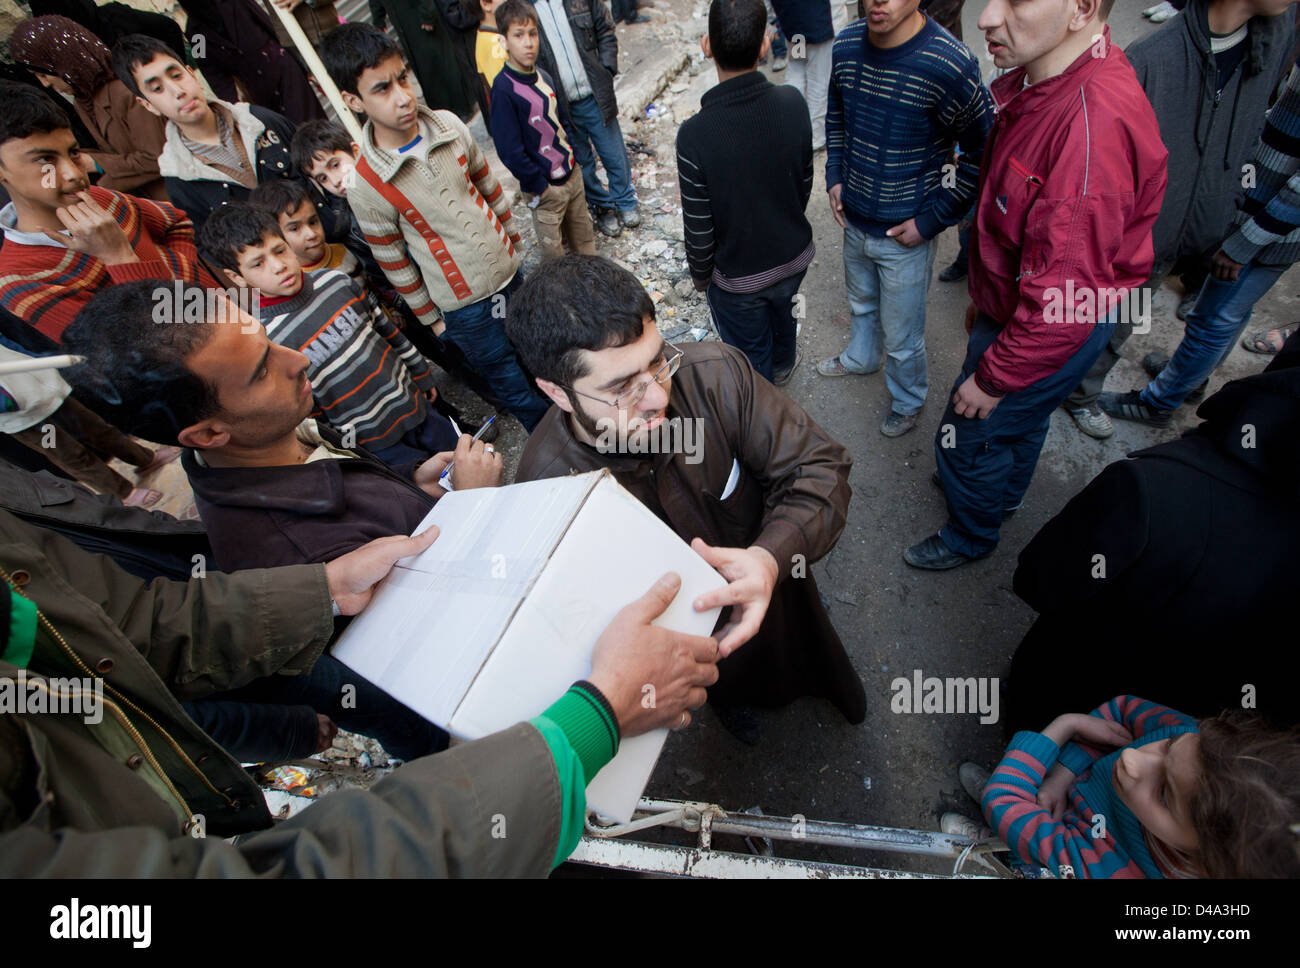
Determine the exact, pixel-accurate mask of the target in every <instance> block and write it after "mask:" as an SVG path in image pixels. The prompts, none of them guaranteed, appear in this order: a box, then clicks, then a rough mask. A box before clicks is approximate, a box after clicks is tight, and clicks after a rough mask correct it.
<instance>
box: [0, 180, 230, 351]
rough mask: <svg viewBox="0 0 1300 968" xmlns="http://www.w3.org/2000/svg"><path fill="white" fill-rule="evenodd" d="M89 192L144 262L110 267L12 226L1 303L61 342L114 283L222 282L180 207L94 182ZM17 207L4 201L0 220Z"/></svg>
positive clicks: (2, 254) (1, 266)
mask: <svg viewBox="0 0 1300 968" xmlns="http://www.w3.org/2000/svg"><path fill="white" fill-rule="evenodd" d="M90 195H91V197H92V198H93V199H94V200H95V201H96V202H97V203H99V205H101V206H103V207H104V208H105V209H106V210H107V211H108V212H109V213H110V214H112V216H113V217H114V218H116V219H117V223H118V224H119V225H121V226H122V230H123V231H124V232H126V237H127V239H128V240H129V241H130V243H131V248H132V249H134V250H135V253H136V255H137V256H139V257H140V261H139V262H129V263H123V264H121V265H115V266H110V265H105V264H104V263H103V262H102V261H101V260H99V259H96V258H95V257H93V256H88V255H83V254H82V253H80V252H75V251H73V250H72V249H67V248H63V247H61V246H58V245H55V244H54V243H53V241H51V242H50V243H49V244H34V245H33V244H29V243H27V242H24V241H21V240H20V239H19V238H17V237H16V236H15V234H14V232H13V231H12V225H11V224H10V225H8V226H7V227H6V230H5V236H6V237H5V243H4V247H3V248H0V305H2V306H4V308H5V309H7V310H9V311H10V312H11V313H13V314H14V315H15V316H18V317H19V318H21V319H24V320H26V321H27V322H28V323H30V324H31V325H32V326H34V327H36V329H38V330H40V331H41V332H42V333H44V334H45V335H46V336H48V337H50V338H51V339H53V340H56V341H58V340H59V339H61V338H62V336H63V331H64V330H65V329H67V328H68V324H69V323H71V322H72V320H73V318H75V317H76V315H77V313H78V312H80V310H81V308H82V307H83V306H85V305H86V303H88V302H90V298H91V297H92V296H93V295H94V294H95V293H96V292H98V291H99V290H100V289H103V288H105V287H106V286H111V285H113V284H114V283H118V282H129V281H131V280H133V279H184V280H186V281H189V282H198V283H201V284H202V285H205V286H211V287H215V286H217V282H216V280H214V279H213V278H212V276H211V275H209V274H208V272H207V271H206V270H205V269H204V268H203V266H202V264H201V263H200V262H199V257H198V251H197V250H196V249H195V247H194V226H193V223H191V222H190V219H189V216H187V215H186V214H185V213H184V212H182V211H181V210H180V209H178V208H174V207H173V206H171V205H168V204H167V203H166V202H155V201H150V200H149V199H147V198H136V197H134V196H132V195H123V194H122V193H121V192H114V191H109V190H108V189H106V188H99V187H96V186H92V187H91V188H90ZM12 213H13V208H12V206H10V207H7V208H6V209H5V211H4V213H0V221H4V222H6V223H11V221H12ZM4 215H8V216H10V218H8V219H5V218H4V217H3V216H4Z"/></svg>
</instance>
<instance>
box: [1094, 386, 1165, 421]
mask: <svg viewBox="0 0 1300 968" xmlns="http://www.w3.org/2000/svg"><path fill="white" fill-rule="evenodd" d="M1097 406H1099V407H1101V409H1102V410H1104V411H1106V413H1108V414H1110V415H1111V416H1112V417H1116V418H1118V419H1119V420H1131V421H1133V422H1134V423H1143V424H1146V425H1147V426H1148V427H1168V426H1169V421H1170V420H1171V419H1172V418H1173V411H1172V410H1157V409H1156V408H1155V407H1153V406H1151V405H1150V404H1147V403H1145V402H1143V400H1142V391H1141V390H1130V391H1129V392H1128V393H1103V394H1102V395H1101V396H1099V397H1098V398H1097Z"/></svg>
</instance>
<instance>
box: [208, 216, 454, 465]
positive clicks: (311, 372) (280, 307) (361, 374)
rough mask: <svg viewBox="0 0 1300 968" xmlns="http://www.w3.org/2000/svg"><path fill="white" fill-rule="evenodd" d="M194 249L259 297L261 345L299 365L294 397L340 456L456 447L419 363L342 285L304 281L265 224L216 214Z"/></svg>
mask: <svg viewBox="0 0 1300 968" xmlns="http://www.w3.org/2000/svg"><path fill="white" fill-rule="evenodd" d="M199 248H200V250H201V251H202V253H203V257H204V258H205V259H207V260H208V261H209V262H211V263H212V264H213V265H214V266H218V267H219V268H220V271H221V272H222V273H223V274H224V275H225V276H226V278H227V279H229V280H230V282H231V283H232V284H233V285H236V286H239V287H240V288H243V289H252V290H254V291H255V292H258V293H260V297H261V298H260V300H259V305H258V315H259V316H260V318H261V321H262V325H263V326H265V327H266V334H267V336H268V337H269V338H270V339H271V340H272V341H273V342H275V343H279V344H280V345H282V346H286V347H289V348H290V349H294V350H297V351H298V352H300V353H302V354H304V355H305V356H306V357H307V359H308V360H309V366H308V368H307V378H308V381H309V382H307V383H306V385H305V386H304V388H303V393H304V394H306V393H311V394H313V395H314V396H315V398H316V403H317V405H318V407H319V408H320V411H321V414H322V415H323V416H324V418H325V419H326V420H328V421H329V422H330V423H331V424H333V425H334V426H335V427H337V428H338V429H339V430H340V431H342V432H343V435H344V440H345V442H347V446H349V447H351V446H361V447H364V448H365V449H366V450H368V451H370V452H371V453H372V454H374V455H375V456H376V457H378V458H379V459H380V460H382V461H384V462H385V463H388V464H406V463H411V462H414V461H420V460H424V459H427V458H428V457H430V456H432V455H433V454H435V453H439V452H441V451H447V450H452V449H453V448H454V447H455V446H456V438H457V436H458V434H457V432H456V429H455V428H454V427H453V426H452V424H451V421H449V420H448V419H447V418H446V417H443V416H442V415H441V414H438V413H435V412H434V410H433V409H432V408H431V407H430V405H429V404H430V398H431V395H432V394H433V393H434V392H436V391H435V390H434V385H433V374H432V373H431V372H430V370H429V365H428V363H427V362H425V360H424V358H423V357H421V356H420V354H419V353H417V352H416V350H415V348H414V347H413V346H411V344H410V343H409V342H408V341H407V339H406V337H404V336H403V335H402V334H401V333H400V332H398V330H397V327H396V326H394V325H393V323H392V322H391V321H390V320H389V319H388V317H387V316H384V315H383V314H378V315H376V316H371V313H370V310H369V309H368V308H367V307H366V304H365V301H364V298H363V297H362V295H361V293H359V292H358V291H357V289H356V287H355V286H353V285H352V282H351V280H350V279H348V277H347V276H346V275H344V274H343V273H341V272H338V271H335V270H332V269H327V270H324V271H323V272H319V273H317V274H315V275H314V276H312V275H307V274H306V273H304V272H303V271H302V267H301V265H300V264H299V262H298V259H297V257H296V256H295V255H294V253H293V249H292V248H290V247H289V244H288V242H286V241H285V239H284V236H283V234H282V233H281V231H280V226H279V224H278V222H277V220H276V217H275V216H274V215H272V214H271V213H270V212H267V211H265V210H263V209H260V208H255V207H254V206H252V205H250V204H248V203H246V202H231V203H230V204H228V205H224V206H222V207H221V208H220V209H218V210H217V211H216V212H213V213H212V217H211V218H210V219H209V220H208V222H207V224H205V225H204V226H203V228H202V229H200V230H199ZM349 431H350V432H349Z"/></svg>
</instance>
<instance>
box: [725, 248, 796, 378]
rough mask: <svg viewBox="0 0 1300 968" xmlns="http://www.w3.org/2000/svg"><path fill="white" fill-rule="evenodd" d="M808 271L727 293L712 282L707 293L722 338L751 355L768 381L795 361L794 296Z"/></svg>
mask: <svg viewBox="0 0 1300 968" xmlns="http://www.w3.org/2000/svg"><path fill="white" fill-rule="evenodd" d="M807 271H808V270H807V269H804V270H803V271H802V272H798V273H796V274H795V275H793V276H791V277H790V278H788V279H782V280H781V281H780V282H778V283H776V284H775V285H771V286H768V287H767V288H766V289H761V290H759V291H758V292H747V293H740V292H727V291H726V290H723V289H719V288H718V287H717V286H716V285H712V284H710V286H709V288H708V290H707V291H706V293H705V295H706V297H707V298H708V301H709V310H710V311H711V312H712V313H713V323H714V325H715V326H717V328H718V335H719V336H721V337H722V341H723V342H724V343H726V344H728V345H729V346H734V347H735V348H736V349H738V350H740V351H741V352H742V353H744V354H745V355H746V356H748V357H749V362H750V363H751V364H752V365H753V367H754V369H755V370H757V371H758V372H759V373H761V374H762V375H763V376H765V377H766V378H767V379H769V380H770V379H772V374H773V373H774V372H780V371H781V370H785V369H788V368H789V367H790V366H791V365H792V364H793V363H794V360H795V340H794V337H795V331H796V329H797V327H798V325H799V324H798V321H797V318H796V315H795V314H796V312H798V305H799V303H798V301H797V300H796V299H795V296H796V295H797V294H798V292H799V286H800V285H801V284H802V283H803V277H804V275H805V274H806V273H807Z"/></svg>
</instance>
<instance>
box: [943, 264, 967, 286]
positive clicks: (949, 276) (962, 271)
mask: <svg viewBox="0 0 1300 968" xmlns="http://www.w3.org/2000/svg"><path fill="white" fill-rule="evenodd" d="M965 278H966V267H965V266H964V265H961V264H960V263H957V262H954V263H953V264H952V265H950V266H949V267H948V268H946V269H944V270H943V272H941V273H939V281H940V282H957V281H958V280H959V279H965Z"/></svg>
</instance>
